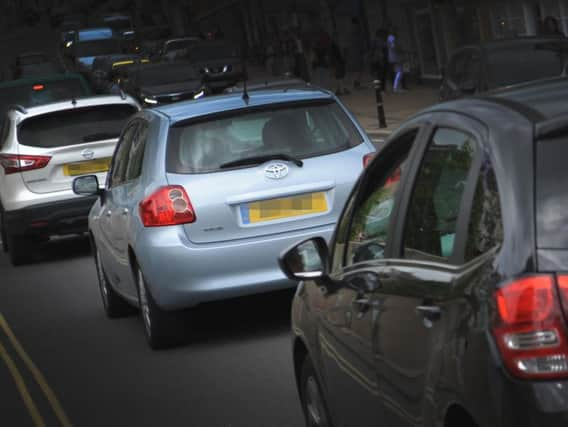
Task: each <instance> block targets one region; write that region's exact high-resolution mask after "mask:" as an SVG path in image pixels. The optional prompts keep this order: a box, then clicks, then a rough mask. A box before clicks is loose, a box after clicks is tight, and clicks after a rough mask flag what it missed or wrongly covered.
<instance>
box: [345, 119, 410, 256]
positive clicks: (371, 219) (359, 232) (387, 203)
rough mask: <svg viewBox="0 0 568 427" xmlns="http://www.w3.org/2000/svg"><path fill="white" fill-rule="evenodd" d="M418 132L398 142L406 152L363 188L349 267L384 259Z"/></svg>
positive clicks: (349, 245) (353, 227) (351, 236)
mask: <svg viewBox="0 0 568 427" xmlns="http://www.w3.org/2000/svg"><path fill="white" fill-rule="evenodd" d="M417 133H418V131H417V130H413V131H411V132H409V133H407V134H405V135H404V136H403V137H401V139H400V140H399V141H397V142H395V144H400V145H401V149H402V151H400V152H399V153H400V154H398V156H396V157H395V158H393V159H392V163H390V168H389V170H388V171H385V170H384V169H382V168H381V169H380V170H379V171H377V173H378V175H377V176H376V177H374V176H371V177H370V179H369V180H368V182H369V185H368V186H367V188H363V189H362V194H361V196H360V197H359V199H358V202H357V206H356V208H355V210H354V213H353V216H352V221H351V224H350V229H349V233H348V236H347V251H346V256H345V265H346V266H349V265H352V264H356V263H359V262H364V261H371V260H376V259H382V258H384V251H385V248H386V246H387V238H388V236H389V231H390V224H391V215H392V213H393V210H394V206H395V201H396V199H397V196H398V193H399V191H400V179H401V176H402V173H403V172H404V170H405V169H406V167H407V166H408V162H407V160H408V155H409V153H410V149H411V147H412V143H413V142H414V139H415V138H416V135H417ZM403 147H404V148H403ZM385 172H386V173H385Z"/></svg>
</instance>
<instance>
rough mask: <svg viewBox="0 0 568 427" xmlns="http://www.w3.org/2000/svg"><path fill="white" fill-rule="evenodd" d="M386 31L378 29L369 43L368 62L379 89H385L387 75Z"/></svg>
mask: <svg viewBox="0 0 568 427" xmlns="http://www.w3.org/2000/svg"><path fill="white" fill-rule="evenodd" d="M387 37H388V32H387V31H386V30H384V29H378V30H377V32H376V33H375V38H374V39H373V41H372V43H371V52H370V55H369V56H370V64H371V73H372V74H373V75H374V76H375V78H376V79H377V80H379V81H380V82H381V91H383V92H384V91H385V88H386V84H387V76H388V68H389V65H388V46H387Z"/></svg>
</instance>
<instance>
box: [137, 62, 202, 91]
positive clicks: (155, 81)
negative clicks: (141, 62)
mask: <svg viewBox="0 0 568 427" xmlns="http://www.w3.org/2000/svg"><path fill="white" fill-rule="evenodd" d="M131 70H132V73H133V77H134V79H135V80H136V81H137V83H138V84H139V85H141V86H146V85H163V84H168V83H180V82H186V81H188V80H195V79H197V78H198V76H197V71H196V70H195V68H194V67H192V66H191V65H186V64H163V65H147V66H143V67H140V68H131Z"/></svg>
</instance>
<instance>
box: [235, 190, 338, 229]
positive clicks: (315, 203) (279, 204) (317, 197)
mask: <svg viewBox="0 0 568 427" xmlns="http://www.w3.org/2000/svg"><path fill="white" fill-rule="evenodd" d="M326 211H327V199H326V197H325V193H312V194H304V195H301V196H294V197H285V198H281V199H271V200H263V201H260V202H253V203H248V204H246V205H242V206H241V215H242V218H243V223H244V224H254V223H258V222H265V221H274V220H277V219H283V218H291V217H296V216H303V215H311V214H316V213H322V212H326Z"/></svg>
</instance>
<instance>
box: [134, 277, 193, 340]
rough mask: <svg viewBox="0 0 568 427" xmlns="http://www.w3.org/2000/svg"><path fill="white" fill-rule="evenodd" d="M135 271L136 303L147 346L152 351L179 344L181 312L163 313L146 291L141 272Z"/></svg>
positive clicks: (147, 290) (146, 287)
mask: <svg viewBox="0 0 568 427" xmlns="http://www.w3.org/2000/svg"><path fill="white" fill-rule="evenodd" d="M135 271H136V284H137V287H138V301H139V304H140V312H141V314H142V321H143V323H144V331H145V334H146V339H147V340H148V344H149V345H150V347H151V348H152V349H154V350H158V349H163V348H168V347H172V346H174V345H176V344H179V343H180V340H181V337H182V325H183V319H182V316H181V312H177V311H172V312H170V311H165V310H162V309H161V308H160V307H158V305H157V304H156V301H155V300H154V298H153V297H152V294H151V293H150V290H149V289H148V286H147V283H146V279H145V278H144V274H142V270H140V267H137V268H136V270H135Z"/></svg>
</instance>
